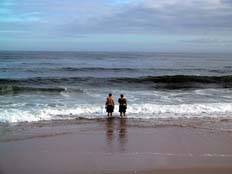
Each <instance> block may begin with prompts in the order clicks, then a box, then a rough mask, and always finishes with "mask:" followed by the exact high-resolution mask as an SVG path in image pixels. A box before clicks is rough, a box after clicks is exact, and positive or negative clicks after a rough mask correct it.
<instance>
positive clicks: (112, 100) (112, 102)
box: [112, 98, 114, 106]
mask: <svg viewBox="0 0 232 174" xmlns="http://www.w3.org/2000/svg"><path fill="white" fill-rule="evenodd" d="M112 103H113V106H114V99H113V98H112Z"/></svg>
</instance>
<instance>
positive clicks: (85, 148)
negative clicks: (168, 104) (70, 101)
mask: <svg viewBox="0 0 232 174" xmlns="http://www.w3.org/2000/svg"><path fill="white" fill-rule="evenodd" d="M229 122H230V121H229ZM225 123H226V124H225ZM206 125H207V126H206ZM225 125H226V126H225ZM228 125H229V127H230V126H231V125H232V124H231V122H230V123H229V124H228V121H227V120H220V121H218V120H216V121H215V120H200V119H195V120H191V121H187V122H186V120H185V119H183V120H178V121H172V120H171V121H170V120H161V121H160V120H159V121H157V120H154V121H143V120H131V119H120V118H115V119H100V120H70V121H50V122H39V123H24V124H19V125H14V126H12V125H1V126H0V174H28V173H33V174H53V173H54V174H57V173H65V174H74V173H75V174H77V173H78V174H79V173H84V174H85V173H86V174H88V173H99V174H100V173H116V174H119V173H120V174H121V173H125V174H127V173H155V174H187V173H188V174H196V173H200V174H203V173H207V174H208V173H209V174H216V173H217V174H225V173H226V174H231V173H232V132H231V131H230V130H228V129H226V128H227V127H228ZM222 127H223V128H222Z"/></svg>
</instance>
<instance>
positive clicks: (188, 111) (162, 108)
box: [0, 103, 232, 123]
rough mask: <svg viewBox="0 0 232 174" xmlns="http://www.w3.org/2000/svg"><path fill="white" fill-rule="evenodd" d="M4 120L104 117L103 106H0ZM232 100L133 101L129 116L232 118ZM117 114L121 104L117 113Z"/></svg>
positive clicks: (149, 117)
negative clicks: (138, 102)
mask: <svg viewBox="0 0 232 174" xmlns="http://www.w3.org/2000/svg"><path fill="white" fill-rule="evenodd" d="M0 113H1V115H0V122H1V123H17V122H25V121H26V122H32V121H41V120H66V119H78V118H86V119H97V118H105V117H106V116H105V115H106V113H105V108H104V106H103V105H90V104H85V105H77V106H73V107H64V106H59V107H44V108H40V109H38V108H37V109H36V110H22V109H15V108H5V109H3V108H0ZM231 114H232V103H198V104H178V105H158V104H131V105H129V107H128V112H127V117H128V118H133V119H155V118H180V117H191V118H192V117H200V118H202V117H210V118H220V117H227V118H232V116H231ZM114 115H116V116H118V115H119V114H118V106H116V108H115V114H114Z"/></svg>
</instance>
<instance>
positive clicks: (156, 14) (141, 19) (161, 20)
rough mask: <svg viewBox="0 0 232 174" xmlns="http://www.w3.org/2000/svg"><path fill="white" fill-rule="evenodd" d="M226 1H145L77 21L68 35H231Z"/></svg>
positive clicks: (230, 14) (231, 10)
mask: <svg viewBox="0 0 232 174" xmlns="http://www.w3.org/2000/svg"><path fill="white" fill-rule="evenodd" d="M224 1H225V0H224ZM227 1H228V0H227ZM227 1H226V2H223V1H221V0H186V1H182V0H145V1H143V2H137V3H135V2H133V3H128V4H126V5H125V6H123V7H121V6H120V8H117V7H115V8H114V9H113V10H112V12H111V13H107V14H105V15H102V16H97V17H94V16H92V17H91V18H86V19H85V21H84V23H82V24H83V25H82V24H81V23H79V21H78V19H76V20H74V21H73V23H70V25H67V26H65V27H66V28H68V27H69V32H80V33H89V32H99V33H131V32H132V33H144V32H145V33H157V32H158V33H159V32H161V33H168V32H175V33H176V32H177V33H183V32H184V33H191V32H195V33H199V32H200V33H203V32H207V31H209V30H210V31H217V32H218V31H228V30H229V31H231V29H232V7H231V6H230V5H228V2H227ZM230 2H231V1H230Z"/></svg>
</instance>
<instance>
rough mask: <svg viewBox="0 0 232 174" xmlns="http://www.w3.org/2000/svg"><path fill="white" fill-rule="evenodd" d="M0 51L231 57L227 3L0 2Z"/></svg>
mask: <svg viewBox="0 0 232 174" xmlns="http://www.w3.org/2000/svg"><path fill="white" fill-rule="evenodd" d="M0 49H1V50H60V51H65V50H66V51H69V50H70V51H86V50H87V51H161V52H163V51H190V52H192V51H193V52H232V51H231V50H232V0H0Z"/></svg>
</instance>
